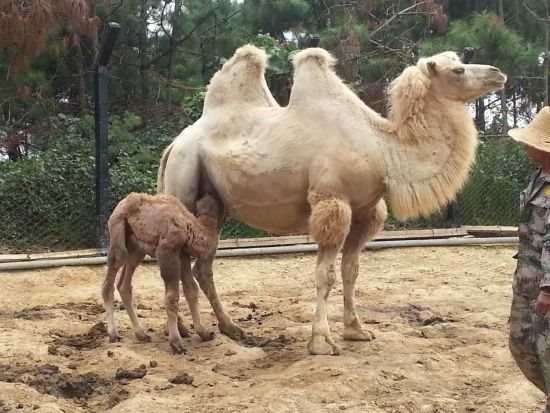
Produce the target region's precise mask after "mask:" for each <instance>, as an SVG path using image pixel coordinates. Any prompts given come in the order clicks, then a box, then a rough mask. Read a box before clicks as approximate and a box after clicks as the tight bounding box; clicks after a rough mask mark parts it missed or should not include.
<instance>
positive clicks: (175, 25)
mask: <svg viewBox="0 0 550 413" xmlns="http://www.w3.org/2000/svg"><path fill="white" fill-rule="evenodd" d="M181 3H182V0H175V2H174V12H173V13H172V18H171V19H170V25H171V26H172V33H171V34H170V39H169V40H168V67H167V75H166V78H167V80H168V81H167V83H166V100H167V101H168V102H170V91H171V86H170V85H171V84H172V70H173V65H174V54H175V53H176V49H177V47H176V46H175V45H174V44H175V42H177V41H178V39H179V37H180V30H179V28H180V24H179V23H180V17H181V6H182V4H181Z"/></svg>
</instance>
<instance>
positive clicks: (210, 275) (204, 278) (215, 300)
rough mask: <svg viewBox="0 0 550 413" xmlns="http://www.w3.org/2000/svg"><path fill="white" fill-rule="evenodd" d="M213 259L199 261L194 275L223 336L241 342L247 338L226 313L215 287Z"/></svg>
mask: <svg viewBox="0 0 550 413" xmlns="http://www.w3.org/2000/svg"><path fill="white" fill-rule="evenodd" d="M212 261H213V259H197V260H196V261H195V264H194V265H193V275H194V277H195V279H196V280H197V281H198V282H199V285H200V287H201V290H202V291H203V292H204V294H205V295H206V297H207V298H208V301H210V305H211V306H212V309H213V310H214V313H215V314H216V318H217V319H218V328H219V329H220V332H221V333H222V334H225V335H226V336H228V337H230V338H232V339H233V340H240V339H243V338H245V337H246V334H245V332H244V331H243V330H241V329H240V328H239V327H237V326H236V325H235V323H234V322H233V320H232V319H231V317H229V315H228V314H227V313H226V311H225V309H224V308H223V304H222V302H221V300H220V297H219V296H218V293H217V291H216V287H215V286H214V272H213V271H212Z"/></svg>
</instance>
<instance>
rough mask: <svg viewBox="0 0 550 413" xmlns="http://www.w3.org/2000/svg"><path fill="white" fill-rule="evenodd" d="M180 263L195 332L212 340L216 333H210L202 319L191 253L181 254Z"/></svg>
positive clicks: (207, 339)
mask: <svg viewBox="0 0 550 413" xmlns="http://www.w3.org/2000/svg"><path fill="white" fill-rule="evenodd" d="M180 265H181V268H180V271H181V275H180V278H181V283H182V286H183V292H184V293H185V299H186V300H187V304H188V305H189V310H191V317H192V318H193V328H194V329H195V333H197V334H198V335H199V337H200V338H201V340H202V341H209V340H212V339H213V338H214V333H212V332H211V333H208V332H207V331H206V329H205V328H204V325H203V324H202V321H201V316H200V311H199V287H198V284H197V281H196V280H195V278H194V277H193V272H192V270H191V259H190V257H189V255H187V254H181V256H180Z"/></svg>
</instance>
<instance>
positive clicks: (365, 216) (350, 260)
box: [342, 200, 387, 341]
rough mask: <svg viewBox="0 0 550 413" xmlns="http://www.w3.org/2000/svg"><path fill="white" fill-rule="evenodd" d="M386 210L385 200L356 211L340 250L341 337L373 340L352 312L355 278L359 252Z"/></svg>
mask: <svg viewBox="0 0 550 413" xmlns="http://www.w3.org/2000/svg"><path fill="white" fill-rule="evenodd" d="M386 216H387V210H386V204H385V203H384V201H383V200H382V201H380V202H379V203H378V204H377V205H376V207H375V208H373V209H371V210H369V211H366V212H364V213H361V211H360V212H359V213H357V217H354V219H353V221H352V223H351V229H350V233H349V235H348V236H347V238H346V242H345V243H344V248H343V251H342V282H343V284H344V340H363V341H370V340H372V339H374V334H373V333H372V332H371V331H368V330H367V331H364V330H363V329H362V328H361V322H360V321H359V317H358V316H357V312H356V311H355V281H356V279H357V275H358V274H359V255H360V253H361V250H362V249H363V247H364V246H365V244H366V243H367V242H368V241H370V240H371V239H373V238H374V237H375V236H376V234H377V233H378V232H380V230H381V229H382V226H383V225H384V221H385V220H386Z"/></svg>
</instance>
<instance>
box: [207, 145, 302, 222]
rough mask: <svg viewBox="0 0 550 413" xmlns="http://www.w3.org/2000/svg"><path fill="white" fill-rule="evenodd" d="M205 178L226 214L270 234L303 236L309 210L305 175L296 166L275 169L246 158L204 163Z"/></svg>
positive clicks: (238, 156) (229, 158) (240, 155)
mask: <svg viewBox="0 0 550 413" xmlns="http://www.w3.org/2000/svg"><path fill="white" fill-rule="evenodd" d="M205 166H206V169H207V171H208V176H209V179H210V181H211V183H212V184H213V186H214V187H215V188H216V191H217V192H218V194H219V196H220V197H221V198H222V200H223V202H224V205H225V207H226V208H227V210H228V212H229V214H231V215H232V216H233V217H235V218H237V219H238V220H240V221H242V222H244V223H246V224H248V225H250V226H252V227H254V228H258V229H262V230H264V231H268V232H272V233H303V232H304V231H305V230H306V225H307V219H308V217H309V213H310V209H309V204H308V203H307V188H308V182H307V173H306V171H304V170H303V169H302V168H300V167H298V166H295V167H293V166H291V165H283V166H278V167H277V168H273V167H270V166H269V164H265V163H263V162H261V160H260V162H258V161H257V159H251V158H250V157H247V156H246V155H243V154H242V153H241V154H234V156H229V157H227V156H220V157H215V156H213V154H212V153H211V154H210V156H208V157H207V159H206V160H205Z"/></svg>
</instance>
